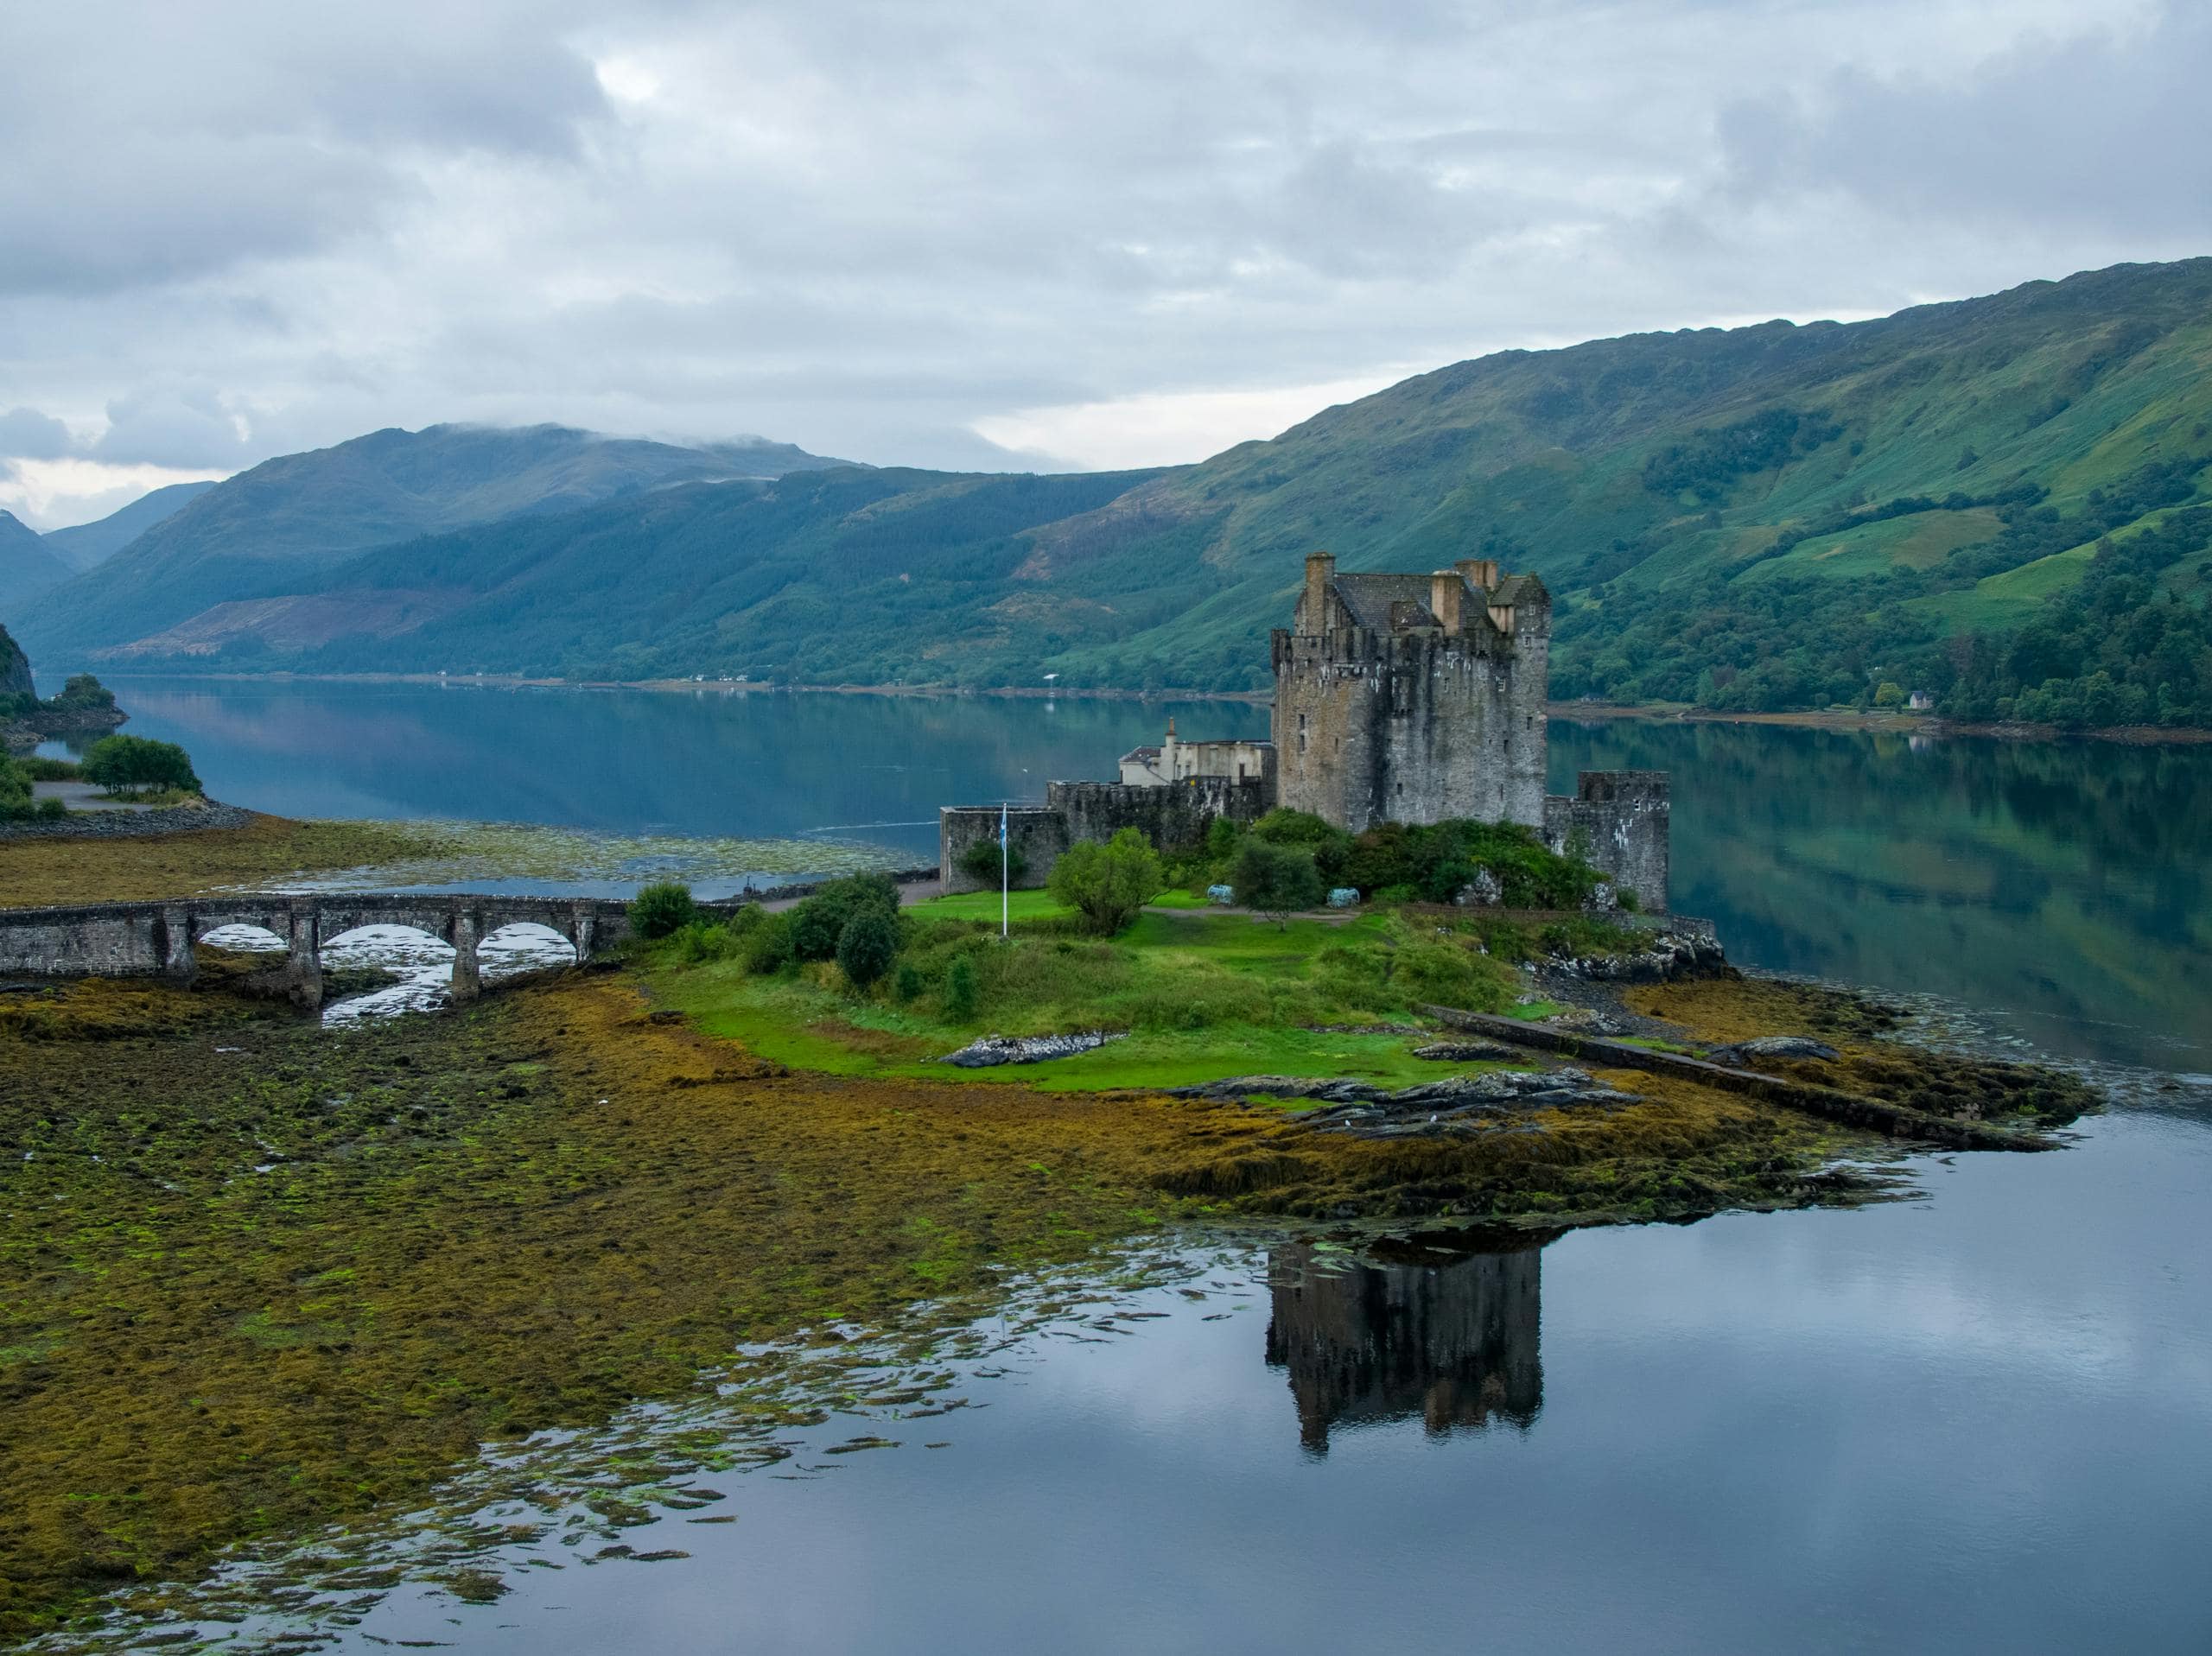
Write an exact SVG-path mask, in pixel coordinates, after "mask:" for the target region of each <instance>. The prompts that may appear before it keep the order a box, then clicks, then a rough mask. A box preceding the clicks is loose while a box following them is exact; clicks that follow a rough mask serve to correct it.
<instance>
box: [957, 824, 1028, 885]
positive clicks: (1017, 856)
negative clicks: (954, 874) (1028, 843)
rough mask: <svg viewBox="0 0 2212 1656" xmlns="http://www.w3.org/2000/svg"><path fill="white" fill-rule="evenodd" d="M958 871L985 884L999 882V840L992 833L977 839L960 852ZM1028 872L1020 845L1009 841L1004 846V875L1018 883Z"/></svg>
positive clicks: (1025, 858)
mask: <svg viewBox="0 0 2212 1656" xmlns="http://www.w3.org/2000/svg"><path fill="white" fill-rule="evenodd" d="M959 868H960V872H962V873H963V874H965V875H967V876H968V878H969V879H979V880H981V881H982V882H983V884H984V885H997V884H998V883H999V873H1000V869H999V842H998V836H997V835H995V834H994V835H993V836H992V837H991V838H989V839H988V840H978V841H976V843H975V844H973V845H971V846H969V847H968V848H967V850H965V851H963V852H962V853H960V862H959ZM1005 872H1006V877H1007V879H1008V881H1010V882H1011V883H1013V884H1014V885H1020V883H1021V877H1022V876H1023V875H1024V874H1026V873H1027V872H1029V859H1028V858H1027V856H1025V855H1023V854H1022V850H1021V847H1020V846H1018V845H1016V844H1014V842H1013V841H1007V847H1006V869H1005Z"/></svg>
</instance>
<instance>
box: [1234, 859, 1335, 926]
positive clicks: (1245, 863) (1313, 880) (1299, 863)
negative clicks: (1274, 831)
mask: <svg viewBox="0 0 2212 1656" xmlns="http://www.w3.org/2000/svg"><path fill="white" fill-rule="evenodd" d="M1229 883H1230V886H1231V887H1233V888H1234V889H1235V891H1236V900H1237V901H1238V902H1239V903H1241V904H1243V905H1244V906H1245V907H1246V908H1248V909H1251V910H1256V911H1257V912H1259V913H1261V914H1264V915H1266V916H1268V917H1269V918H1271V919H1272V920H1274V923H1276V924H1277V925H1282V924H1285V923H1287V921H1288V919H1289V917H1291V916H1292V915H1293V914H1295V913H1297V912H1298V911H1299V910H1302V909H1315V908H1319V907H1320V905H1321V902H1322V899H1323V898H1324V897H1325V895H1326V893H1325V891H1323V889H1322V885H1321V872H1320V870H1319V869H1318V868H1316V867H1314V866H1313V853H1312V852H1310V851H1300V850H1298V849H1296V848H1295V847H1291V846H1281V845H1271V844H1269V843H1268V841H1265V840H1262V839H1258V838H1248V839H1246V841H1244V843H1243V845H1241V846H1239V847H1237V848H1236V868H1235V870H1234V871H1233V872H1231V874H1230V882H1229Z"/></svg>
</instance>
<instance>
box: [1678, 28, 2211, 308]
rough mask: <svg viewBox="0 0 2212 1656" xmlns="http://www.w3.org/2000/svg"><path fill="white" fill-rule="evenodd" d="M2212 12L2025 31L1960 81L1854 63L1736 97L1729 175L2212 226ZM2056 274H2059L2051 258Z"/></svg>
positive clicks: (2048, 212) (1745, 187) (1925, 206)
mask: <svg viewBox="0 0 2212 1656" xmlns="http://www.w3.org/2000/svg"><path fill="white" fill-rule="evenodd" d="M2208 85H2212V13H2207V12H2205V11H2204V10H2202V9H2201V8H2200V7H2198V6H2196V5H2194V4H2189V5H2177V6H2176V7H2175V8H2173V9H2172V10H2169V11H2167V12H2165V13H2164V15H2162V16H2158V18H2157V19H2156V20H2155V21H2154V22H2152V24H2151V25H2150V26H2149V27H2146V28H2142V29H2129V28H2127V27H2126V26H2125V25H2124V24H2115V25H2114V26H2113V29H2112V30H2111V31H2110V32H2109V33H2106V34H2104V35H2101V37H2094V36H2093V37H2091V38H2089V39H2087V40H2067V41H2058V40H2050V39H2032V40H2029V41H2024V42H2022V43H2021V44H2019V45H2018V46H2017V47H2015V48H2013V49H2012V50H2011V51H2009V52H2007V53H2005V54H2002V55H2001V56H2000V57H1999V58H1998V59H1997V60H1995V61H1994V62H1993V63H1992V64H1990V65H1988V66H1987V67H1986V68H1985V69H1984V70H1983V71H1982V72H1981V73H1980V74H1978V75H1977V76H1975V77H1974V79H1973V80H1972V81H1971V82H1970V83H1968V84H1967V85H1964V86H1961V85H1958V84H1955V82H1953V81H1950V80H1947V79H1942V78H1939V77H1937V76H1935V75H1927V76H1912V77H1909V78H1902V79H1885V78H1881V77H1878V76H1875V75H1873V74H1871V73H1867V72H1866V71H1865V70H1862V69H1857V68H1847V69H1844V70H1841V71H1839V72H1838V73H1834V74H1833V75H1831V76H1829V77H1827V79H1825V80H1824V81H1822V82H1821V84H1820V85H1819V86H1817V87H1816V88H1815V89H1814V90H1813V91H1812V92H1810V93H1809V94H1808V95H1806V96H1802V97H1796V98H1764V99H1753V100H1746V101H1744V102H1740V103H1737V104H1735V105H1732V106H1731V107H1729V108H1728V109H1726V111H1723V113H1722V116H1721V117H1720V124H1719V131H1720V136H1721V141H1722V143H1723V144H1724V146H1725V149H1726V155H1727V157H1728V163H1729V169H1730V174H1731V183H1732V186H1733V187H1734V188H1736V189H1737V190H1738V191H1739V192H1740V193H1742V194H1745V195H1746V196H1749V197H1752V198H1758V199H1764V200H1775V199H1780V198H1787V197H1788V196H1789V195H1791V194H1797V193H1802V192H1805V191H1808V190H1817V189H1824V188H1825V189H1834V190H1840V191H1842V192H1845V193H1847V194H1850V195H1853V196H1854V197H1856V198H1858V199H1859V200H1861V201H1865V202H1867V203H1871V204H1878V205H1879V206H1880V207H1881V208H1883V209H1884V210H1885V211H1886V212H1889V213H1893V214H1896V215H1897V216H1900V217H1908V216H1920V215H1923V214H1926V213H1954V214H1957V215H1960V216H1961V217H1964V218H1967V219H1971V220H1974V221H1976V222H1984V223H1986V222H1987V221H1989V220H1992V219H2012V220H2021V219H2029V220H2036V221H2039V222H2042V223H2044V224H2050V223H2052V222H2054V221H2056V222H2064V223H2071V224H2075V225H2091V226H2097V227H2101V228H2104V229H2108V230H2113V231H2119V232H2133V233H2149V234H2152V235H2168V236H2183V237H2197V238H2201V237H2202V236H2203V235H2204V234H2205V232H2207V231H2208V230H2212V102H2208V101H2207V92H2206V88H2207V86H2208ZM2054 274H2063V273H2060V272H2054Z"/></svg>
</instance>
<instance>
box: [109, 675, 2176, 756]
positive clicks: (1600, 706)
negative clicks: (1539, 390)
mask: <svg viewBox="0 0 2212 1656" xmlns="http://www.w3.org/2000/svg"><path fill="white" fill-rule="evenodd" d="M110 676H111V678H113V679H116V680H129V679H131V678H203V679H210V680H215V681H219V682H226V683H237V684H442V685H446V686H448V687H450V686H454V685H465V686H467V688H471V689H491V690H653V691H660V692H673V691H678V690H688V691H690V693H691V694H693V695H709V694H713V695H893V696H914V697H921V698H931V699H939V698H942V699H957V698H963V697H971V696H972V697H982V696H988V697H994V698H999V699H1011V700H1015V701H1235V702H1241V703H1243V704H1244V705H1246V706H1248V707H1264V706H1266V705H1267V704H1268V702H1269V701H1273V700H1274V697H1273V695H1271V694H1269V693H1268V692H1267V691H1264V690H1192V689H1178V688H1164V689H1159V690H1122V689H1110V688H1098V687H1096V686H1090V687H1082V688H1076V687H1071V688H1065V689H1062V688H1058V687H1057V686H1044V685H1037V686H1001V687H995V688H988V689H986V688H975V689H967V688H959V687H957V686H954V685H949V684H780V683H772V682H762V683H753V682H747V683H737V682H730V681H725V680H721V679H704V680H698V679H689V678H640V679H565V678H525V677H523V676H520V675H518V674H514V673H185V672H150V673H120V672H115V671H113V669H110ZM1544 710H1545V712H1546V714H1548V716H1549V717H1551V718H1554V719H1562V720H1589V721H1592V722H1593V723H1594V722H1607V721H1611V720H1642V721H1643V722H1645V723H1654V724H1656V723H1672V724H1700V725H1779V726H1795V727H1796V728H1798V729H1803V730H1864V731H1887V732H1890V733H1893V734H1897V735H1906V736H1936V737H1946V736H1986V737H1992V738H1994V739H1998V740H2000V741H2015V742H2058V741H2069V740H2080V739H2087V740H2091V741H2101V742H2118V743H2121V744H2123V745H2126V746H2136V747H2152V746H2165V745H2173V746H2197V745H2199V744H2202V743H2208V742H2212V730H2200V729H2195V728H2190V727H2187V726H2167V725H2115V726H2098V727H2096V728H2094V729H2083V730H2074V729H2069V728H2068V727H2066V726H2063V725H2032V724H2022V723H2018V722H2004V721H1999V722H1989V723H1969V722H1966V721H1962V720H1950V719H1942V718H1938V717H1936V715H1935V714H1926V713H1891V712H1881V713H1877V712H1863V713H1862V712H1859V711H1857V710H1856V709H1853V708H1827V709H1824V710H1821V711H1819V712H1812V711H1804V712H1794V713H1738V712H1729V711H1724V710H1720V709H1716V708H1712V707H1680V706H1675V705H1673V704H1669V703H1661V704H1658V705H1654V706H1637V705H1623V704H1620V703H1617V702H1609V701H1552V702H1548V703H1546V705H1545V709H1544Z"/></svg>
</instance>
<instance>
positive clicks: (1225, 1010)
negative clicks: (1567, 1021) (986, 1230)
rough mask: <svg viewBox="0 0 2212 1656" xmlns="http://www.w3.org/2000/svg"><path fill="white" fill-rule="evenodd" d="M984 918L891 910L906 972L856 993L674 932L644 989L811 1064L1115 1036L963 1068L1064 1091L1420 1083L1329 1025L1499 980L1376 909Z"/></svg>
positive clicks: (1039, 905)
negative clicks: (1107, 931) (1121, 921)
mask: <svg viewBox="0 0 2212 1656" xmlns="http://www.w3.org/2000/svg"><path fill="white" fill-rule="evenodd" d="M998 910H999V899H998V898H997V896H996V895H995V894H988V896H986V895H985V894H970V895H968V896H963V897H951V898H938V899H937V900H935V901H933V902H929V903H923V904H916V905H914V906H913V907H912V908H910V909H909V910H906V914H905V917H904V920H903V926H904V929H905V931H906V937H907V942H906V947H905V949H904V952H903V954H902V956H901V964H902V966H903V967H904V968H906V972H907V974H909V975H907V976H906V978H905V979H904V980H901V979H900V978H899V977H898V976H896V975H894V976H892V977H889V978H887V980H885V981H884V983H882V984H881V985H880V986H879V987H877V989H876V990H875V991H874V993H868V994H858V993H854V992H853V990H852V988H851V987H850V986H849V984H848V983H846V981H845V980H844V979H843V977H842V974H840V973H839V972H838V971H837V969H836V967H835V966H834V964H831V963H829V962H823V963H819V964H816V965H803V966H799V967H797V968H785V969H783V970H781V971H778V972H772V973H760V972H756V971H753V970H751V969H749V968H748V967H747V964H746V962H745V961H743V960H742V959H741V958H726V959H721V960H714V959H696V958H695V959H690V960H686V959H685V958H684V957H683V956H684V954H685V952H686V951H685V948H684V941H685V940H683V939H679V940H677V943H676V944H674V945H672V946H670V947H667V948H664V949H662V950H661V951H660V953H659V955H658V957H657V961H656V966H655V968H654V970H653V974H652V984H653V988H654V992H655V993H656V994H657V995H658V996H659V997H661V998H662V999H664V1000H665V1001H666V1002H667V1004H669V1005H670V1006H675V1007H677V1008H679V1009H681V1010H682V1011H683V1012H685V1013H687V1014H688V1015H689V1016H690V1017H691V1018H694V1019H696V1021H697V1023H698V1025H699V1026H700V1027H701V1028H702V1029H703V1030H705V1031H708V1032H709V1033H710V1034H713V1035H715V1036H719V1037H724V1038H727V1039H731V1040H735V1041H739V1042H741V1043H743V1044H744V1045H745V1046H746V1048H747V1050H750V1051H753V1052H755V1053H758V1054H759V1055H760V1056H762V1057H764V1058H769V1059H772V1060H774V1061H776V1062H778V1063H787V1064H791V1065H794V1066H804V1067H805V1068H808V1069H819V1070H823V1071H825V1072H828V1073H831V1074H839V1075H876V1076H884V1077H890V1076H904V1077H912V1078H925V1077H931V1076H935V1077H942V1076H944V1075H946V1074H947V1073H948V1072H947V1070H946V1069H944V1065H943V1064H942V1063H938V1060H939V1059H941V1058H942V1057H943V1056H944V1054H945V1053H947V1052H950V1051H951V1050H954V1049H955V1048H957V1047H960V1046H963V1045H964V1044H967V1043H968V1042H969V1040H971V1039H973V1038H974V1037H976V1036H977V1035H979V1034H982V1033H984V1032H985V1031H991V1032H995V1033H999V1034H1007V1035H1030V1034H1047V1033H1055V1032H1059V1031H1068V1030H1107V1031H1115V1032H1116V1033H1119V1034H1121V1035H1122V1036H1123V1037H1124V1038H1122V1039H1120V1040H1116V1041H1115V1042H1113V1043H1111V1044H1109V1045H1106V1046H1103V1047H1101V1048H1099V1049H1098V1050H1096V1051H1093V1052H1089V1053H1085V1054H1084V1055H1082V1056H1078V1057H1073V1058H1065V1059H1060V1060H1057V1061H1055V1062H1053V1063H1049V1064H1044V1065H1036V1066H1027V1065H1025V1066H1008V1067H1006V1068H1003V1069H988V1070H979V1071H972V1072H969V1078H971V1079H972V1080H974V1081H976V1082H981V1083H983V1084H987V1085H988V1084H997V1085H1021V1086H1033V1087H1042V1088H1051V1089H1054V1090H1077V1091H1097V1090H1100V1089H1103V1088H1131V1087H1175V1086H1181V1085H1184V1084H1185V1083H1189V1082H1203V1081H1214V1080H1218V1079H1221V1078H1222V1077H1224V1076H1227V1075H1243V1074H1262V1073H1265V1074H1275V1075H1357V1076H1360V1077H1362V1078H1364V1079H1369V1080H1374V1081H1378V1082H1390V1083H1393V1084H1395V1085H1400V1086H1404V1085H1410V1084H1412V1083H1413V1082H1415V1081H1422V1080H1433V1079H1435V1077H1436V1075H1437V1074H1438V1070H1437V1068H1436V1066H1435V1065H1434V1064H1433V1063H1427V1062H1425V1061H1423V1060H1421V1059H1419V1058H1415V1057H1414V1056H1411V1051H1412V1048H1413V1047H1414V1045H1417V1044H1419V1043H1418V1041H1415V1040H1409V1039H1408V1037H1405V1036H1402V1035H1387V1034H1384V1035H1377V1034H1360V1033H1343V1032H1335V1031H1332V1030H1331V1028H1330V1026H1332V1025H1351V1026H1353V1027H1355V1028H1357V1027H1359V1026H1363V1025H1364V1026H1371V1025H1376V1023H1378V1022H1403V1021H1406V1020H1407V1019H1408V1018H1409V1016H1410V1014H1409V1012H1408V1009H1409V1008H1410V1007H1411V1006H1414V1005H1415V1004H1417V1003H1419V1002H1421V1001H1424V1000H1437V999H1446V1000H1449V1001H1450V1002H1451V1003H1452V1004H1453V1005H1459V1006H1483V1007H1485V1008H1488V1009H1493V1010H1496V1009H1503V1008H1505V1007H1508V1006H1511V1005H1512V1003H1513V1000H1514V997H1515V994H1516V991H1517V989H1518V987H1519V985H1518V983H1517V981H1516V979H1515V977H1514V975H1513V974H1512V973H1511V972H1510V970H1509V969H1508V968H1506V967H1505V966H1504V965H1503V963H1502V962H1500V961H1496V960H1494V959H1492V958H1490V957H1486V956H1484V955H1478V954H1476V953H1474V952H1473V951H1472V949H1471V948H1470V947H1469V946H1468V942H1469V940H1468V939H1467V938H1465V937H1456V938H1454V937H1440V936H1438V935H1437V934H1436V933H1435V932H1434V931H1433V929H1424V928H1423V927H1421V926H1420V925H1418V924H1415V923H1410V922H1408V921H1407V920H1405V919H1403V918H1402V917H1399V916H1397V915H1395V914H1392V913H1384V912H1365V913H1358V914H1354V915H1351V916H1349V917H1344V918H1343V919H1340V920H1339V919H1328V920H1324V919H1313V918H1300V919H1294V920H1291V921H1289V922H1287V923H1284V924H1280V925H1278V924H1274V923H1268V922H1265V921H1255V919H1253V918H1252V917H1250V916H1249V915H1243V914H1237V915H1222V914H1209V913H1205V912H1203V911H1198V910H1183V911H1175V910H1168V911H1164V912H1160V911H1154V912H1147V913H1144V914H1141V915H1140V916H1139V917H1137V919H1136V921H1135V923H1134V924H1132V925H1131V926H1130V927H1129V928H1128V930H1126V931H1125V932H1123V933H1122V934H1121V935H1120V936H1116V937H1114V938H1111V939H1107V940H1100V939H1096V938H1092V937H1089V936H1084V935H1083V934H1082V932H1080V931H1079V930H1077V923H1076V916H1075V915H1074V913H1073V911H1072V910H1067V909H1064V908H1062V907H1060V906H1059V905H1058V904H1055V903H1054V902H1053V901H1052V898H1050V897H1048V896H1047V895H1046V893H1044V892H1041V891H1020V892H1016V893H1014V935H1013V937H1012V939H1011V940H1010V942H1007V943H1004V944H1001V942H1000V941H999V939H998V935H997V932H998V929H997V925H996V921H997V918H998ZM712 947H713V945H712V944H709V945H708V948H709V949H711V948H712ZM692 952H693V953H695V954H696V953H698V952H700V951H698V950H696V949H695V950H693V951H692ZM962 965H964V967H965V968H966V969H967V971H968V972H969V974H971V976H972V979H973V981H974V985H975V992H974V997H973V1003H972V1005H971V1006H966V1007H963V1006H959V1005H957V1004H956V996H955V994H954V992H953V990H952V987H951V985H952V980H953V974H954V973H955V971H956V970H957V969H958V968H960V967H961V966H962Z"/></svg>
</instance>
